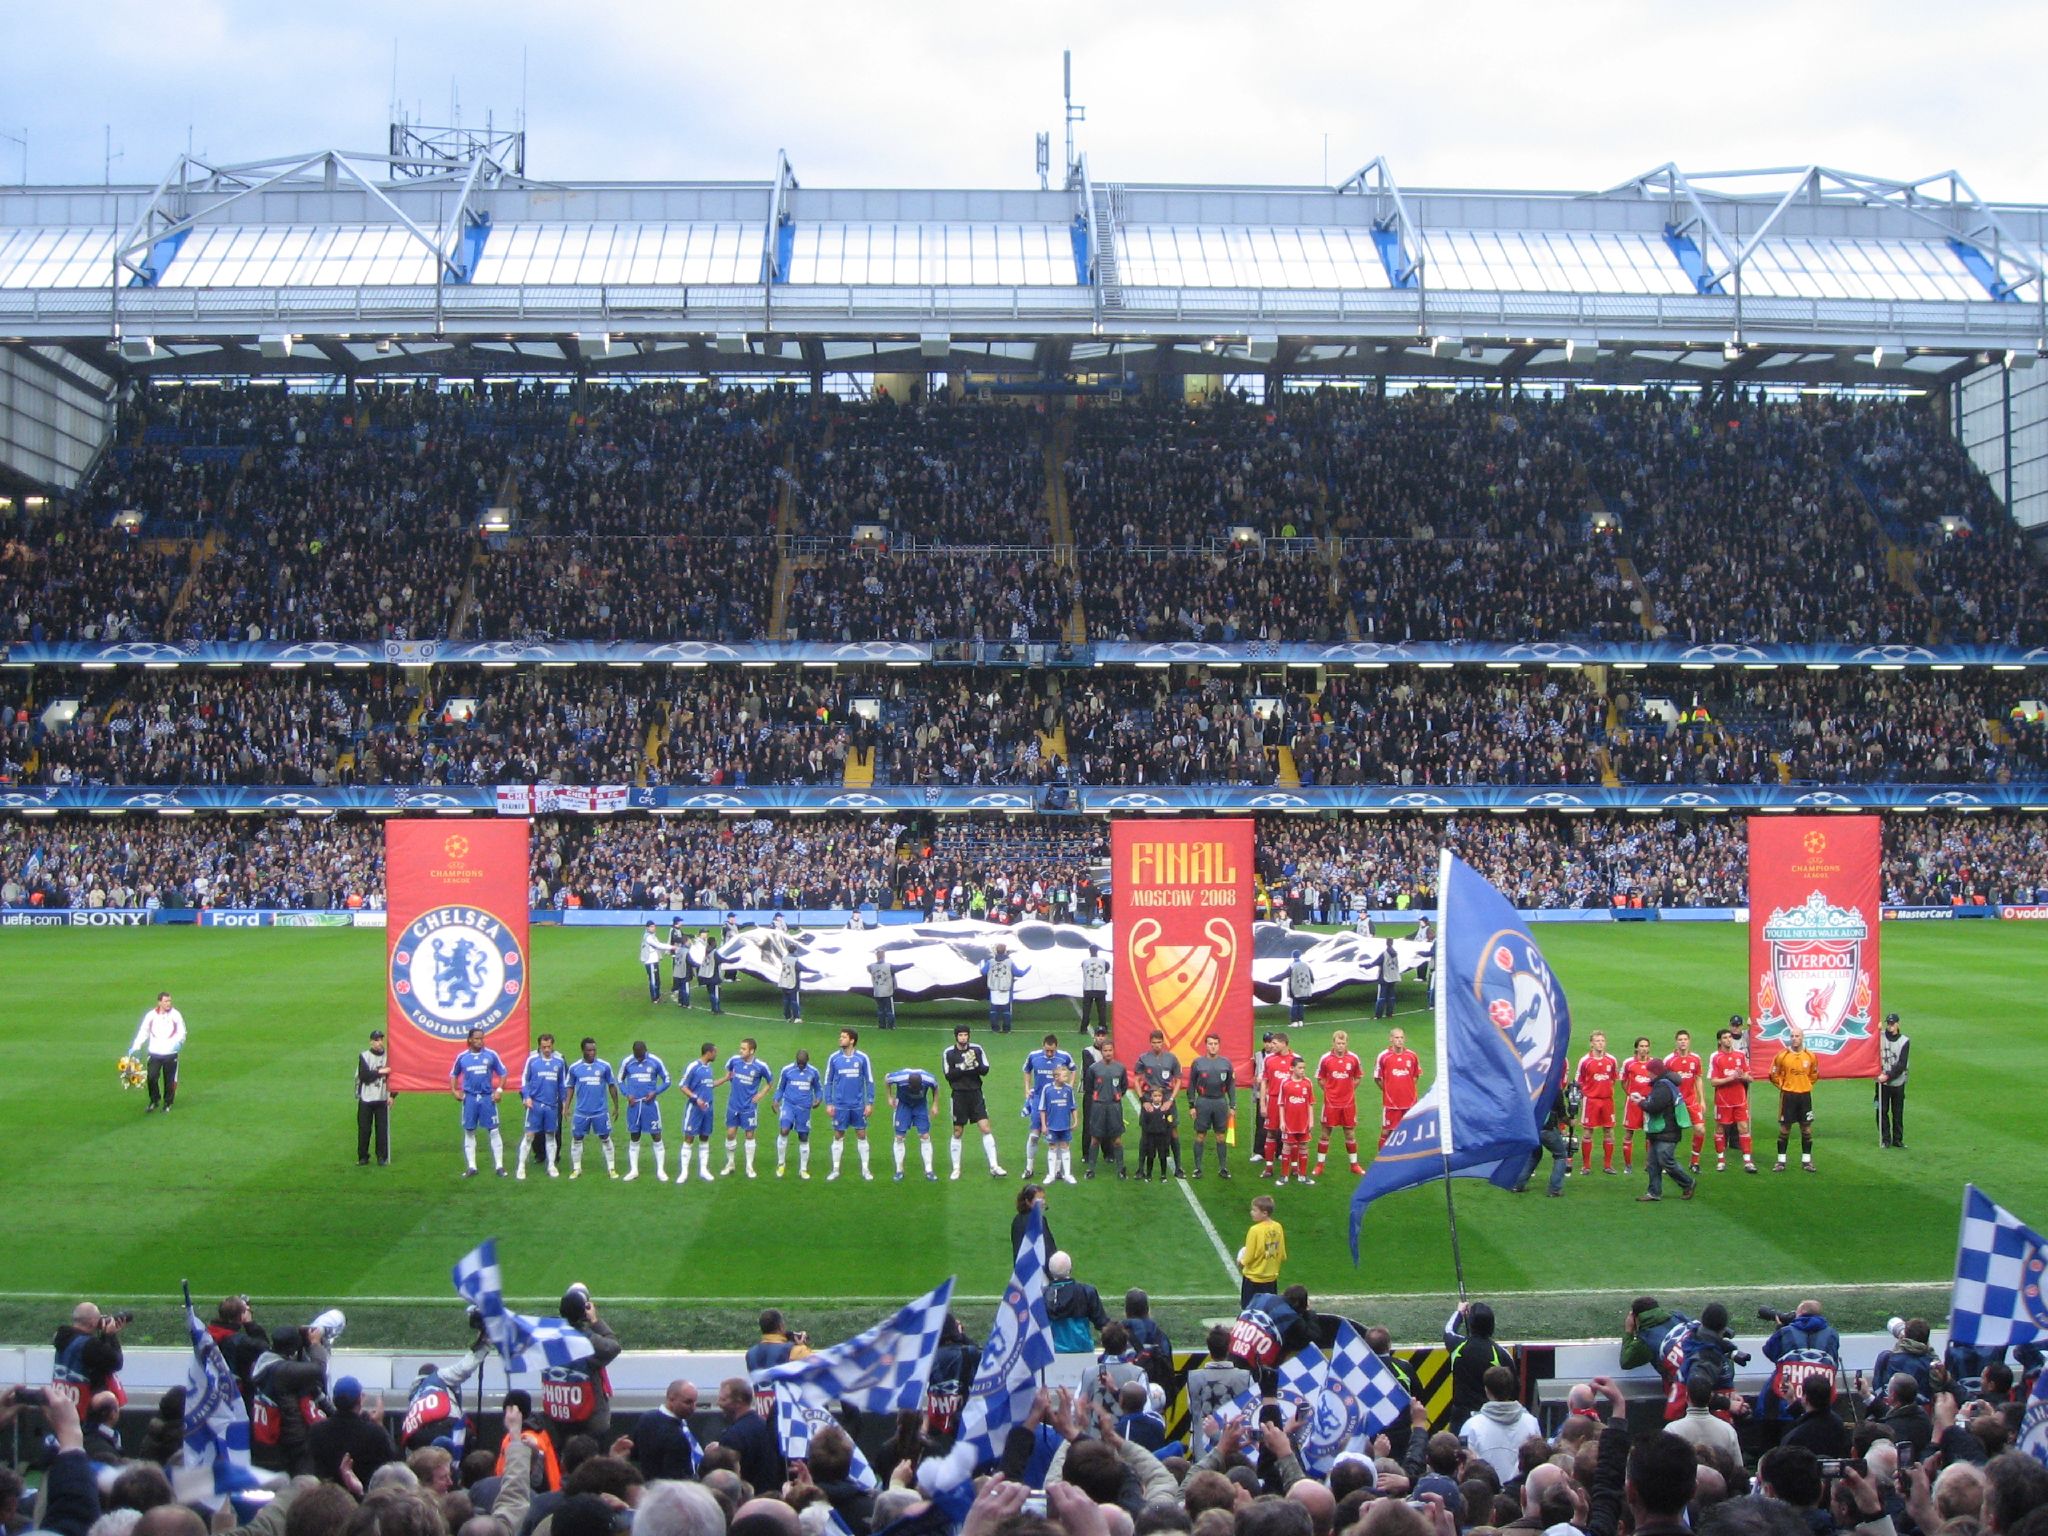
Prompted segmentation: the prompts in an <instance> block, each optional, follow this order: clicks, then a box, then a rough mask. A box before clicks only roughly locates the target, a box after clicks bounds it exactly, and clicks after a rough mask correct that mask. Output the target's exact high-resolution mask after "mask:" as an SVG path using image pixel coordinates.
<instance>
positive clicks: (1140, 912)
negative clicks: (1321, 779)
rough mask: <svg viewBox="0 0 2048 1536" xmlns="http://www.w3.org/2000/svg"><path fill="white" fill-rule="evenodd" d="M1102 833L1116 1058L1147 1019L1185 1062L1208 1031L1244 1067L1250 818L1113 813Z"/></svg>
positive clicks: (1132, 1054) (1138, 1047)
mask: <svg viewBox="0 0 2048 1536" xmlns="http://www.w3.org/2000/svg"><path fill="white" fill-rule="evenodd" d="M1109 839H1110V841H1109V847H1110V899H1111V902H1112V904H1113V906H1114V909H1115V914H1116V922H1115V925H1114V932H1115V935H1116V938H1115V947H1116V972H1115V976H1114V978H1113V980H1112V986H1113V988H1114V996H1115V998H1116V1011H1115V1016H1116V1053H1117V1056H1118V1058H1119V1059H1120V1060H1123V1061H1126V1062H1129V1061H1134V1060H1136V1059H1137V1057H1138V1056H1139V1055H1140V1054H1141V1053H1143V1052H1144V1051H1147V1050H1149V1049H1150V1048H1151V1035H1152V1031H1153V1030H1155V1029H1156V1030H1159V1031H1161V1032H1162V1033H1164V1034H1165V1036H1166V1048H1167V1049H1168V1050H1170V1051H1172V1052H1173V1053H1174V1055H1176V1056H1178V1057H1179V1058H1180V1059H1181V1062H1182V1064H1183V1065H1185V1064H1186V1063H1187V1062H1189V1061H1190V1060H1192V1059H1193V1058H1194V1057H1196V1056H1199V1055H1201V1054H1202V1043H1203V1041H1204V1040H1206V1039H1207V1038H1208V1036H1210V1035H1211V1034H1215V1035H1219V1036H1221V1037H1222V1040H1223V1054H1224V1055H1225V1056H1227V1057H1228V1058H1229V1059H1230V1060H1231V1061H1233V1062H1235V1063H1236V1064H1237V1067H1238V1070H1239V1071H1249V1069H1250V1065H1251V1059H1252V821H1251V818H1250V817H1232V818H1216V819H1208V820H1200V821H1183V820H1178V819H1175V820H1166V819H1163V818H1158V817H1127V818H1118V819H1116V820H1113V821H1111V822H1110V824H1109Z"/></svg>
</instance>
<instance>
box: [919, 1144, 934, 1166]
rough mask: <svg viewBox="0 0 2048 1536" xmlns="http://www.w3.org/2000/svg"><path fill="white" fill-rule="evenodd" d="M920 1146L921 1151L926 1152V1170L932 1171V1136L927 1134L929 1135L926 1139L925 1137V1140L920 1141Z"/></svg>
mask: <svg viewBox="0 0 2048 1536" xmlns="http://www.w3.org/2000/svg"><path fill="white" fill-rule="evenodd" d="M918 1147H919V1149H920V1150H921V1151H922V1152H923V1153H924V1171H925V1172H926V1173H930V1172H931V1171H932V1140H931V1138H930V1137H929V1136H927V1137H926V1138H925V1139H924V1140H923V1141H921V1142H919V1143H918Z"/></svg>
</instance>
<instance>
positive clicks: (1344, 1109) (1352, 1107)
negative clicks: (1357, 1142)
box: [1323, 1104, 1358, 1131]
mask: <svg viewBox="0 0 2048 1536" xmlns="http://www.w3.org/2000/svg"><path fill="white" fill-rule="evenodd" d="M1323 1124H1325V1125H1327V1126H1331V1127H1333V1128H1334V1129H1336V1130H1340V1131H1349V1130H1355V1129H1356V1128H1357V1126H1358V1106H1357V1105H1356V1104H1326V1105H1324V1106H1323Z"/></svg>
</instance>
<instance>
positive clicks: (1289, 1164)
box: [1274, 1061, 1316, 1184]
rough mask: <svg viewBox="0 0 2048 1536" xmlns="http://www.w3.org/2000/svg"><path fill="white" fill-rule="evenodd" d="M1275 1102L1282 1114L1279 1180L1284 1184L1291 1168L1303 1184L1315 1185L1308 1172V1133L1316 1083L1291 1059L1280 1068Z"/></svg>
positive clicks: (1310, 1125)
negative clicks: (1296, 1068)
mask: <svg viewBox="0 0 2048 1536" xmlns="http://www.w3.org/2000/svg"><path fill="white" fill-rule="evenodd" d="M1274 1103H1275V1107H1276V1109H1277V1111H1278V1114H1279V1117H1280V1177H1279V1179H1278V1180H1277V1181H1276V1182H1277V1183H1281V1184H1285V1183H1286V1182H1287V1172H1288V1170H1289V1169H1290V1168H1291V1169H1293V1170H1294V1176H1295V1177H1296V1178H1298V1179H1300V1180H1301V1182H1302V1183H1304V1184H1313V1183H1315V1180H1314V1179H1312V1178H1310V1177H1309V1173H1308V1134H1309V1131H1310V1130H1311V1129H1312V1128H1313V1127H1314V1124H1315V1116H1316V1085H1315V1084H1314V1083H1312V1082H1310V1081H1309V1080H1308V1078H1307V1076H1306V1075H1305V1074H1303V1073H1301V1072H1299V1071H1297V1070H1295V1065H1294V1063H1293V1062H1291V1061H1290V1062H1289V1063H1288V1064H1287V1065H1286V1066H1285V1067H1283V1068H1281V1069H1280V1075H1279V1084H1278V1086H1277V1088H1276V1089H1275V1091H1274Z"/></svg>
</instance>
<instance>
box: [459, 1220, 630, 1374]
mask: <svg viewBox="0 0 2048 1536" xmlns="http://www.w3.org/2000/svg"><path fill="white" fill-rule="evenodd" d="M455 1294H456V1295H458V1296H460V1297H461V1298H462V1299H463V1300H464V1301H466V1302H468V1303H469V1304H470V1305H471V1306H473V1307H475V1308H476V1310H477V1312H478V1314H479V1315H481V1316H482V1318H483V1320H484V1335H485V1337H487V1338H488V1339H489V1340H490V1341H491V1343H492V1345H494V1346H495V1347H496V1349H497V1351H498V1358H499V1359H501V1360H503V1361H504V1362H505V1370H506V1373H507V1374H508V1375H513V1376H518V1375H522V1374H524V1373H525V1372H528V1371H542V1370H545V1369H547V1367H549V1366H551V1365H568V1364H570V1363H571V1362H572V1361H576V1360H582V1359H585V1358H587V1357H588V1356H590V1355H594V1354H596V1353H597V1349H596V1346H595V1345H593V1344H592V1343H591V1342H590V1340H588V1339H587V1338H585V1337H584V1336H583V1335H582V1334H581V1333H579V1332H577V1331H576V1330H575V1329H574V1328H571V1327H569V1326H568V1324H566V1323H561V1322H557V1321H556V1320H555V1319H553V1318H541V1317H527V1316H524V1315H523V1314H521V1313H518V1312H514V1311H511V1310H510V1309H508V1308H507V1307H506V1305H505V1282H504V1279H503V1277H502V1276H501V1275H500V1274H499V1273H498V1241H497V1239H496V1238H491V1237H487V1238H485V1239H484V1240H483V1241H482V1242H480V1243H478V1244H477V1245H476V1247H474V1248H472V1249H471V1250H470V1251H469V1252H468V1253H465V1254H464V1255H463V1256H462V1257H461V1258H460V1259H458V1260H456V1261H455Z"/></svg>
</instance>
